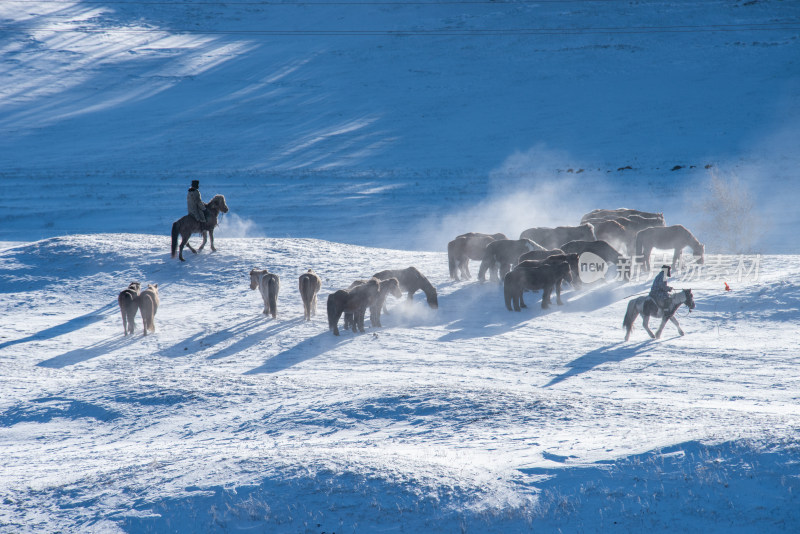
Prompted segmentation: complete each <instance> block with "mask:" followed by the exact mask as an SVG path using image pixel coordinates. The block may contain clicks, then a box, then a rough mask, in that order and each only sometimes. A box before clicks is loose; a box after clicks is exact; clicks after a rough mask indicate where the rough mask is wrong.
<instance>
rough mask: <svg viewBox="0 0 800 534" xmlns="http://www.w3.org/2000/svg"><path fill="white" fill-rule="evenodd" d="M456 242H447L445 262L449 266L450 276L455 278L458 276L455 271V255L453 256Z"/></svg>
mask: <svg viewBox="0 0 800 534" xmlns="http://www.w3.org/2000/svg"><path fill="white" fill-rule="evenodd" d="M455 247H456V242H455V241H450V242H449V243H448V244H447V264H448V266H449V267H450V278H452V279H453V280H455V279H456V278H457V277H458V273H456V256H455V250H454V249H455Z"/></svg>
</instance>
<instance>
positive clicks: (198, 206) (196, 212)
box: [186, 180, 206, 223]
mask: <svg viewBox="0 0 800 534" xmlns="http://www.w3.org/2000/svg"><path fill="white" fill-rule="evenodd" d="M186 204H187V205H188V208H189V215H191V216H192V217H194V218H195V219H196V220H197V221H198V222H201V223H205V222H206V213H205V211H206V205H205V203H204V202H203V200H202V199H201V198H200V180H192V186H191V187H190V188H189V193H188V194H187V195H186Z"/></svg>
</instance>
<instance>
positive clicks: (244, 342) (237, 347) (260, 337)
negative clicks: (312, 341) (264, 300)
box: [208, 317, 305, 360]
mask: <svg viewBox="0 0 800 534" xmlns="http://www.w3.org/2000/svg"><path fill="white" fill-rule="evenodd" d="M303 323H305V319H304V318H302V317H296V318H294V319H291V320H288V321H281V322H276V323H273V324H271V325H270V326H269V327H268V328H267V329H266V330H262V331H260V332H256V333H254V334H251V335H249V336H246V337H244V338H242V339H240V340H239V341H236V342H234V343H232V344H231V345H228V346H227V347H225V348H224V349H221V350H219V351H217V352H215V353H214V354H212V355H211V356H209V357H208V359H209V360H217V359H219V358H226V357H228V356H232V355H234V354H236V353H237V352H241V351H243V350H245V349H248V348H250V347H252V346H254V345H258V344H259V343H261V342H262V341H264V340H265V339H267V338H268V337H270V336H273V335H275V334H277V333H279V332H283V331H285V330H291V329H292V328H294V327H295V326H298V325H301V324H303Z"/></svg>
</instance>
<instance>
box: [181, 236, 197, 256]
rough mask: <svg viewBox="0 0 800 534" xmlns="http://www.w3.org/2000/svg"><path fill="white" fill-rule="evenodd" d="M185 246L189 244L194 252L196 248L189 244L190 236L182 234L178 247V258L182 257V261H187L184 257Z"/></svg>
mask: <svg viewBox="0 0 800 534" xmlns="http://www.w3.org/2000/svg"><path fill="white" fill-rule="evenodd" d="M185 246H188V247H189V250H191V251H192V252H194V249H193V248H192V246H191V245H189V237H188V236H184V235H181V244H180V246H179V247H178V258H180V260H181V261H186V260H185V259H183V247H185Z"/></svg>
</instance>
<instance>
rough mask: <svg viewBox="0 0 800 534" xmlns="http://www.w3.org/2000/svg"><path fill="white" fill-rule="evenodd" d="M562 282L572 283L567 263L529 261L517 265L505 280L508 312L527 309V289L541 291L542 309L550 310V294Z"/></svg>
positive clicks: (504, 289)
mask: <svg viewBox="0 0 800 534" xmlns="http://www.w3.org/2000/svg"><path fill="white" fill-rule="evenodd" d="M561 280H567V281H568V282H570V281H572V275H571V274H570V266H569V263H567V262H566V261H562V262H559V263H545V262H542V263H540V262H535V261H533V260H528V261H526V262H525V263H522V264H520V265H517V266H516V267H514V269H512V270H511V271H510V272H509V273H508V274H506V276H505V277H504V278H503V297H504V298H505V301H506V308H508V311H521V308H523V307H525V302H524V301H523V300H522V293H523V292H524V291H525V290H526V289H528V290H531V291H538V290H540V289H541V290H542V308H543V309H546V308H549V307H550V294H551V293H552V292H553V288H554V287H556V286H557V284H558V283H559V282H560V281H561ZM559 304H561V302H559ZM512 306H513V307H512Z"/></svg>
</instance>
